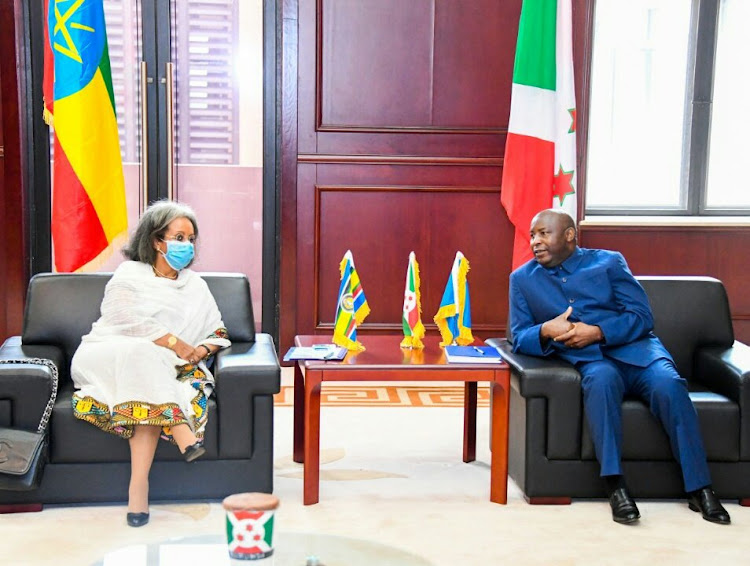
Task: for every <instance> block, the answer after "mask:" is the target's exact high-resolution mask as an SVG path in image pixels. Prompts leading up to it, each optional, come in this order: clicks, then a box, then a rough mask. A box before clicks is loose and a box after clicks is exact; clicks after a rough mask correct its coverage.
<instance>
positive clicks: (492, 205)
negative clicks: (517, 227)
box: [311, 186, 510, 334]
mask: <svg viewBox="0 0 750 566" xmlns="http://www.w3.org/2000/svg"><path fill="white" fill-rule="evenodd" d="M315 195H316V198H315V201H316V202H315V209H316V215H315V219H314V220H315V228H313V230H314V232H315V234H316V238H315V242H316V245H315V259H314V261H313V265H312V266H311V268H312V269H313V271H314V272H316V277H315V281H316V285H315V287H316V289H317V292H316V302H315V305H314V309H315V315H314V319H315V330H316V331H317V330H330V329H332V328H333V320H334V314H335V309H336V300H337V292H338V287H339V262H340V261H341V258H342V257H343V255H344V253H345V252H346V250H347V249H351V250H352V253H353V255H354V260H355V264H356V266H357V271H358V273H359V276H360V279H361V281H362V285H363V288H364V290H365V294H366V296H367V297H368V302H369V304H370V308H371V309H372V312H371V314H370V316H369V317H368V319H367V320H366V321H365V323H364V324H363V325H362V327H361V328H362V330H368V329H379V330H389V331H391V332H400V330H401V308H402V304H403V296H404V280H405V275H406V266H407V261H408V257H409V252H411V251H414V252H415V254H416V256H417V261H418V262H419V263H420V271H421V277H422V288H421V290H422V307H423V315H424V319H423V320H424V322H425V323H427V324H430V323H431V322H432V316H433V315H434V314H435V312H437V310H438V307H439V305H440V299H441V297H442V294H443V290H444V289H445V284H446V282H447V281H448V275H449V273H450V269H451V265H452V263H453V259H454V257H455V253H456V251H459V250H460V251H461V252H462V253H463V254H464V255H465V256H466V257H467V258H468V259H469V262H470V265H471V266H472V269H471V271H470V273H469V282H470V288H471V300H472V315H473V324H474V328H475V331H476V332H482V331H484V332H492V333H493V334H496V333H498V332H500V331H501V330H502V327H501V325H500V324H499V321H502V320H504V319H505V318H506V317H507V302H508V300H507V285H506V284H505V281H504V280H503V278H502V273H503V272H504V271H506V270H507V268H508V266H509V264H510V253H509V250H507V249H506V247H505V246H502V247H500V248H498V247H496V246H494V245H491V243H493V242H500V241H504V240H505V239H506V238H507V237H508V236H509V231H510V225H509V224H508V223H501V222H496V221H495V220H496V218H497V205H498V200H499V196H500V195H499V188H498V187H497V186H494V187H460V188H456V187H436V186H430V187H416V186H380V187H373V186H316V187H315ZM466 217H470V218H471V219H472V223H473V224H475V225H478V226H481V227H482V229H479V230H477V229H471V226H468V225H466V224H465V223H464V222H463V218H466ZM352 219H355V220H354V221H352ZM329 234H330V236H329ZM336 235H338V236H341V235H346V237H343V238H342V237H335V236H336ZM331 236H334V237H331ZM488 244H490V245H488ZM480 282H481V284H480Z"/></svg>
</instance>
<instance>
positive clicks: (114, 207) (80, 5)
mask: <svg viewBox="0 0 750 566" xmlns="http://www.w3.org/2000/svg"><path fill="white" fill-rule="evenodd" d="M46 24H47V32H46V34H45V37H46V38H47V39H48V42H49V43H48V45H47V46H46V49H47V53H48V56H47V57H45V62H46V64H47V66H46V67H45V86H46V87H47V88H45V91H47V92H45V95H46V96H45V119H47V120H48V122H51V123H52V124H53V126H54V131H55V140H54V159H55V163H54V169H53V174H52V186H53V194H52V241H53V249H54V258H55V270H56V271H81V270H85V269H94V268H96V267H97V266H98V265H99V264H101V263H102V262H103V261H104V260H105V259H106V258H107V256H108V255H109V254H110V253H111V251H112V248H113V244H114V243H115V242H116V241H119V240H120V239H124V238H125V236H126V233H127V228H128V220H127V210H126V207H125V181H124V178H123V173H122V160H121V158H120V142H119V137H118V133H117V120H116V116H115V100H114V92H113V90H112V73H111V71H110V66H109V50H108V47H107V33H106V28H105V25H104V7H103V4H102V0H48V10H47V20H46ZM50 54H51V56H49V55H50ZM49 91H51V92H49Z"/></svg>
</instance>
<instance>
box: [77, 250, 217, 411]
mask: <svg viewBox="0 0 750 566" xmlns="http://www.w3.org/2000/svg"><path fill="white" fill-rule="evenodd" d="M223 328H224V323H223V322H222V319H221V314H220V313H219V309H218V308H217V306H216V301H215V300H214V298H213V296H212V295H211V292H210V291H209V290H208V285H206V282H205V281H203V279H201V278H200V276H199V275H198V274H196V273H195V272H193V271H191V270H189V269H184V270H182V271H181V272H180V273H179V276H178V277H177V279H176V280H171V279H166V278H163V277H156V276H155V275H154V272H153V270H152V269H151V266H150V265H148V264H146V263H142V262H137V261H127V262H124V263H122V264H121V265H120V266H119V267H118V268H117V270H116V271H115V273H114V275H113V276H112V279H111V280H110V281H109V283H108V284H107V287H106V289H105V292H104V299H103V300H102V306H101V317H100V318H99V320H98V321H97V322H95V323H94V325H93V326H92V328H91V332H90V333H89V334H87V335H86V336H84V337H83V339H82V341H81V346H80V347H79V348H78V350H77V351H76V353H75V355H74V356H73V361H72V364H71V376H72V378H73V383H74V384H75V386H76V388H77V389H78V390H79V391H78V395H79V396H81V397H85V396H90V397H93V398H94V399H96V400H97V401H99V402H101V403H106V404H107V405H108V406H109V407H110V409H111V408H112V407H114V406H115V405H117V404H120V403H124V402H128V401H143V402H150V403H178V404H179V406H180V408H181V409H182V410H183V412H185V414H188V415H192V414H193V409H192V406H191V400H192V399H193V398H194V396H195V390H194V389H193V388H192V387H191V386H190V384H189V383H186V382H180V381H178V380H177V379H176V376H177V373H178V372H177V369H176V368H177V367H178V366H183V365H185V364H186V363H188V362H187V360H183V359H180V358H179V357H178V356H177V354H176V353H175V352H174V351H172V350H171V349H169V348H165V347H163V346H158V345H156V344H155V343H154V340H156V339H158V338H160V337H162V336H164V335H165V334H174V335H175V336H177V337H178V338H180V339H181V340H183V341H185V342H187V343H188V344H191V345H193V346H195V347H197V346H198V345H199V344H214V345H217V346H220V347H226V346H229V345H230V342H229V340H227V339H226V338H221V337H217V336H215V335H214V333H215V331H217V330H219V329H223ZM212 335H213V336H212ZM199 367H200V368H201V369H202V370H203V372H204V373H205V374H206V376H207V377H208V379H209V380H213V376H212V375H211V373H210V372H209V370H208V368H207V367H206V366H205V364H204V363H203V362H201V363H200V364H199ZM208 394H210V391H206V395H208Z"/></svg>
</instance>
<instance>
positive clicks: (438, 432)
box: [0, 406, 750, 566]
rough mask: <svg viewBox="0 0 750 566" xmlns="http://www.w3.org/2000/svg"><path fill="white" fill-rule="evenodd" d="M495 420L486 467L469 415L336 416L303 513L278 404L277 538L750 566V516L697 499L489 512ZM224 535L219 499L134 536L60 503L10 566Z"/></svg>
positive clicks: (556, 559)
mask: <svg viewBox="0 0 750 566" xmlns="http://www.w3.org/2000/svg"><path fill="white" fill-rule="evenodd" d="M487 413H488V411H487V409H486V408H481V409H480V410H479V415H478V439H477V461H476V462H473V463H471V464H464V463H463V462H462V461H461V441H462V440H461V439H462V423H463V415H462V409H461V408H458V407H428V406H425V407H409V408H407V407H377V408H375V407H339V406H336V407H330V406H329V407H323V409H322V419H321V422H322V430H321V449H322V450H321V462H322V465H321V486H320V503H318V504H317V505H312V506H304V505H302V480H301V467H300V465H298V464H295V463H294V462H293V461H292V458H291V444H292V442H291V440H292V434H291V431H292V409H291V407H288V406H280V407H277V409H276V432H275V439H276V440H275V442H276V445H275V451H276V461H275V479H274V481H275V494H276V495H277V496H278V497H279V498H280V500H281V506H280V507H279V509H278V512H277V516H276V527H275V528H276V531H277V532H314V533H326V534H332V535H344V536H349V537H356V538H361V539H367V540H371V541H376V542H380V543H383V544H387V545H389V546H393V547H397V548H400V549H403V550H405V551H408V552H410V553H413V554H416V555H418V556H421V557H423V558H425V559H426V560H428V561H429V562H430V563H432V564H434V565H435V566H448V565H451V566H455V565H456V564H507V563H512V564H519V565H525V564H529V565H550V564H552V565H579V564H580V565H597V566H601V565H607V564H612V565H618V566H619V565H640V564H647V563H657V564H660V566H666V565H671V564H681V565H683V564H696V563H712V564H722V565H735V564H737V565H739V564H750V508H743V507H739V506H738V505H737V503H736V501H732V502H726V507H727V509H728V511H729V512H730V514H731V516H732V524H731V525H730V526H719V525H714V524H711V523H708V522H706V521H704V520H702V519H701V517H700V515H698V514H697V513H693V512H691V511H690V510H689V509H688V507H687V504H686V503H685V502H684V501H641V502H639V507H640V509H641V515H642V519H641V521H640V522H639V523H638V524H635V525H631V526H623V525H618V524H615V523H614V522H612V520H611V519H610V512H609V507H608V505H607V503H606V501H603V500H598V501H574V502H573V504H572V505H569V506H560V507H545V506H530V505H528V504H526V503H525V502H524V500H523V498H522V497H521V493H520V492H519V490H518V489H517V487H516V486H515V485H513V483H512V482H510V485H509V501H508V505H505V506H503V505H497V504H493V503H490V501H489V451H488V442H487V419H488V414H487ZM223 532H224V514H223V510H222V508H221V505H220V503H218V502H192V503H179V504H177V503H175V504H154V505H152V507H151V521H150V523H149V524H148V525H147V526H145V527H143V528H140V529H133V528H130V527H128V526H126V524H125V506H124V505H122V504H118V505H96V506H76V507H55V506H52V507H47V508H45V510H44V511H43V512H41V513H24V514H15V515H1V516H0V534H1V535H2V536H1V538H0V540H1V541H2V544H1V545H0V564H3V565H5V566H9V565H13V566H20V565H46V564H50V565H57V566H62V565H76V566H85V565H88V564H93V563H95V562H97V561H99V560H101V559H102V557H103V556H104V554H105V553H107V552H108V551H110V550H112V549H115V548H118V547H121V546H126V545H130V544H135V543H143V542H154V541H159V540H163V539H165V538H168V537H175V536H197V535H205V534H216V535H220V534H222V533H223ZM321 563H322V564H323V565H325V557H321ZM383 563H384V564H385V563H387V562H383ZM259 564H262V562H261V563H259ZM130 566H138V565H137V564H135V563H133V564H131V565H130ZM300 566H303V565H300Z"/></svg>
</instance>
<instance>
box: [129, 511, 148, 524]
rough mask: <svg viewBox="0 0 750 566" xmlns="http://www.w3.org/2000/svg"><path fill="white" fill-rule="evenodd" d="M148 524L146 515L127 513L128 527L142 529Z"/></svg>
mask: <svg viewBox="0 0 750 566" xmlns="http://www.w3.org/2000/svg"><path fill="white" fill-rule="evenodd" d="M146 523H148V513H128V525H130V526H131V527H142V526H143V525H145V524H146Z"/></svg>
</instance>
